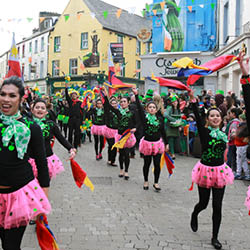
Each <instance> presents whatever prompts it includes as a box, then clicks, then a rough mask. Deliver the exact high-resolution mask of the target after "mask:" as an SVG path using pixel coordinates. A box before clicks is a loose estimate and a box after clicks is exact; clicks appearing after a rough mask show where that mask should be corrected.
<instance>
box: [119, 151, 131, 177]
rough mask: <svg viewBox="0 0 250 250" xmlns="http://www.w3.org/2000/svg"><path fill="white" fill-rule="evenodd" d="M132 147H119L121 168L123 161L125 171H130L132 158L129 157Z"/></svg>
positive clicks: (121, 167)
mask: <svg viewBox="0 0 250 250" xmlns="http://www.w3.org/2000/svg"><path fill="white" fill-rule="evenodd" d="M129 152H130V148H123V149H119V153H120V154H119V163H120V169H123V163H124V165H125V172H126V173H127V172H128V168H129V163H130V158H129Z"/></svg>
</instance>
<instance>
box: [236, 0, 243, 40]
mask: <svg viewBox="0 0 250 250" xmlns="http://www.w3.org/2000/svg"><path fill="white" fill-rule="evenodd" d="M241 12H242V0H238V1H237V4H236V13H235V36H239V35H240V34H241V25H242V17H241V16H242V13H241Z"/></svg>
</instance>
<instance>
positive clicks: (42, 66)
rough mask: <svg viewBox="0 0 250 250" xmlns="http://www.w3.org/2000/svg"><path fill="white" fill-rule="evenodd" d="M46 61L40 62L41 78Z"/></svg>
mask: <svg viewBox="0 0 250 250" xmlns="http://www.w3.org/2000/svg"><path fill="white" fill-rule="evenodd" d="M43 70H44V61H41V62H40V78H43Z"/></svg>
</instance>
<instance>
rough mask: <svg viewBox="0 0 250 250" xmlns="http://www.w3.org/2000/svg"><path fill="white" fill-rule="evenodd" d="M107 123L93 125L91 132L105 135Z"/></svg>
mask: <svg viewBox="0 0 250 250" xmlns="http://www.w3.org/2000/svg"><path fill="white" fill-rule="evenodd" d="M105 127H106V126H105V125H95V124H93V125H92V127H91V134H92V135H103V134H104V130H105Z"/></svg>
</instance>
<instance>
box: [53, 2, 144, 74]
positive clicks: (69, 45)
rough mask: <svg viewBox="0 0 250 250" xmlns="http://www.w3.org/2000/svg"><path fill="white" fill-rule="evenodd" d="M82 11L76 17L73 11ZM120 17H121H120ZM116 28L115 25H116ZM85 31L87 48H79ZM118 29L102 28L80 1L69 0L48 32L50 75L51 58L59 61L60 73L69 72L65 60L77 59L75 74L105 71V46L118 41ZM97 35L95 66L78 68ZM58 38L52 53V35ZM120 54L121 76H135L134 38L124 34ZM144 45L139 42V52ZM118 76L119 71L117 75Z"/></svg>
mask: <svg viewBox="0 0 250 250" xmlns="http://www.w3.org/2000/svg"><path fill="white" fill-rule="evenodd" d="M78 11H83V15H82V16H81V17H80V18H79V19H78V18H77V15H76V13H77V12H78ZM66 14H67V15H70V17H69V19H68V20H67V21H65V15H66ZM120 18H122V16H121V17H120ZM117 28H118V29H119V27H117ZM84 32H88V48H87V49H81V45H80V44H81V33H84ZM117 34H119V32H118V31H110V30H106V29H103V27H102V25H101V24H100V23H99V22H98V21H97V19H96V18H95V17H92V16H91V12H90V10H89V9H88V7H87V6H86V5H85V4H84V2H83V1H82V0H74V1H73V0H71V1H69V3H68V5H67V7H66V8H65V10H64V12H63V14H62V15H61V17H60V18H59V20H58V22H57V23H56V25H55V29H54V31H52V32H51V35H50V39H49V40H50V48H49V62H48V72H49V73H50V74H51V75H52V61H53V60H59V61H60V76H62V75H63V74H62V72H64V73H65V74H69V59H72V58H77V59H78V64H77V65H78V70H77V74H78V75H82V74H83V73H86V72H87V71H89V72H91V73H92V74H96V73H98V71H99V70H100V71H105V73H106V74H107V73H108V53H107V51H108V45H109V43H116V42H118V40H117V39H118V38H117V37H118V36H117ZM93 35H97V36H98V39H100V42H99V43H98V52H99V56H100V61H99V62H100V65H99V67H91V68H85V69H84V70H83V69H81V68H80V64H81V61H80V59H79V57H80V58H81V59H82V58H83V57H84V56H85V55H87V54H89V53H90V52H91V51H92V39H91V36H93ZM57 36H60V37H61V51H60V52H54V38H55V37H57ZM123 44H124V57H125V63H127V64H126V66H125V76H126V77H135V70H136V60H138V61H140V57H139V54H138V55H137V54H136V38H135V37H131V36H129V35H124V37H123ZM145 51H146V44H141V53H142V54H143V53H145ZM118 75H119V74H118Z"/></svg>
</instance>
